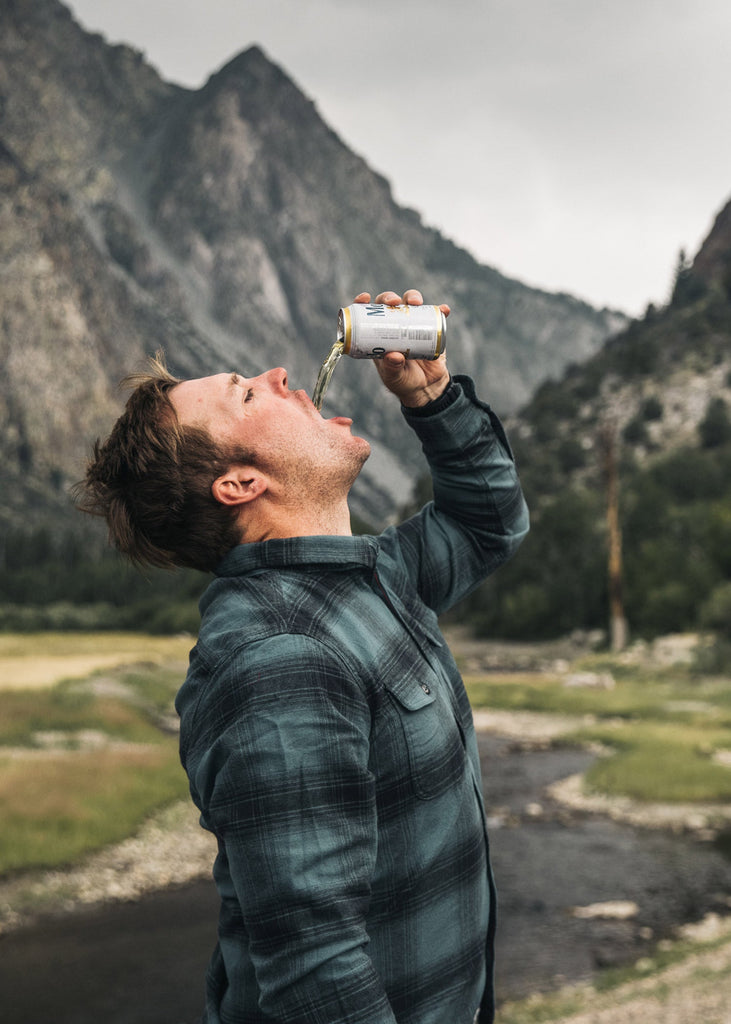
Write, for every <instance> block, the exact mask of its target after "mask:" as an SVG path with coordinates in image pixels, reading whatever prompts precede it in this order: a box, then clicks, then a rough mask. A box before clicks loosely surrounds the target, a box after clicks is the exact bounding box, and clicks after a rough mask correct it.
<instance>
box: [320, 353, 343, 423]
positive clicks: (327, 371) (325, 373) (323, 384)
mask: <svg viewBox="0 0 731 1024" xmlns="http://www.w3.org/2000/svg"><path fill="white" fill-rule="evenodd" d="M343 348H344V342H343V340H342V338H338V340H337V341H336V342H335V344H334V345H333V347H332V348H331V349H330V351H329V353H328V355H327V359H326V360H325V362H324V363H323V364H322V366H321V367H320V372H319V373H318V375H317V380H316V382H315V390H314V391H313V392H312V403H313V405H314V406H315V408H316V409H317V410H320V409H322V403H323V401H324V399H325V392H326V391H327V388H328V385H329V383H330V379H331V377H332V375H333V370H334V369H335V367H336V366H337V365H338V362H339V360H340V357H341V356H342V354H343Z"/></svg>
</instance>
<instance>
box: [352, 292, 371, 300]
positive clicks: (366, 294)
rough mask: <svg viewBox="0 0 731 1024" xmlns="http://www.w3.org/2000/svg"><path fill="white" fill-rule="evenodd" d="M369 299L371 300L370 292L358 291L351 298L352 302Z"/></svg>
mask: <svg viewBox="0 0 731 1024" xmlns="http://www.w3.org/2000/svg"><path fill="white" fill-rule="evenodd" d="M370 301H371V295H370V292H359V293H358V294H357V295H356V297H355V298H354V299H353V302H370Z"/></svg>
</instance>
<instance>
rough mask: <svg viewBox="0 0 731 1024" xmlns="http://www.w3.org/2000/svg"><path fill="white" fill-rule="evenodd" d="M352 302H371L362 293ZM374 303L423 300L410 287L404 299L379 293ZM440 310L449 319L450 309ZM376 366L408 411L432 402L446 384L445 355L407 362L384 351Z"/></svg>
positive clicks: (416, 303) (417, 302) (417, 303)
mask: <svg viewBox="0 0 731 1024" xmlns="http://www.w3.org/2000/svg"><path fill="white" fill-rule="evenodd" d="M355 301H356V302H370V301H371V297H370V294H369V293H368V292H361V293H360V295H357V296H356V298H355ZM373 301H374V302H383V303H385V304H386V305H387V306H400V305H402V304H403V305H408V306H421V305H422V304H423V302H424V299H423V298H422V295H421V292H419V291H417V290H416V289H415V288H409V289H408V291H406V292H404V294H403V296H400V295H397V294H396V292H381V294H380V295H377V296H376V298H375V299H374V300H373ZM439 308H440V309H441V311H442V313H444V315H445V316H449V306H447V305H441V306H440V307H439ZM375 364H376V369H377V370H378V373H379V374H380V377H381V380H382V381H383V383H384V384H385V385H386V387H387V388H388V390H389V391H392V392H393V393H394V395H396V397H397V398H398V399H399V400H400V401H401V404H402V405H405V406H407V407H408V408H410V409H415V408H417V407H418V406H420V405H426V404H427V403H428V402H433V401H434V399H435V398H439V396H440V395H441V394H442V392H443V391H444V389H445V388H446V387H447V384H449V370H448V369H447V360H446V357H445V356H444V355H441V356H439V358H438V359H407V358H406V357H405V356H404V355H403V353H402V352H387V353H386V354H385V356H384V357H383V358H382V359H376V360H375Z"/></svg>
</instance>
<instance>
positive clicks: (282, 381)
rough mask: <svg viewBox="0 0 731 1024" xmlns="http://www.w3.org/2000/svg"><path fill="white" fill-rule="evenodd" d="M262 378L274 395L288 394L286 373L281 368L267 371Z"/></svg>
mask: <svg viewBox="0 0 731 1024" xmlns="http://www.w3.org/2000/svg"><path fill="white" fill-rule="evenodd" d="M262 376H263V377H264V379H265V380H266V382H267V384H268V385H269V387H270V388H271V389H272V391H274V392H275V393H276V394H278V395H286V394H287V393H288V391H289V387H288V382H287V371H286V370H285V369H284V368H283V367H281V366H277V367H276V368H275V369H273V370H267V372H266V373H264V374H262Z"/></svg>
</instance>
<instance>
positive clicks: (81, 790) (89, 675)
mask: <svg viewBox="0 0 731 1024" xmlns="http://www.w3.org/2000/svg"><path fill="white" fill-rule="evenodd" d="M191 645H192V641H191V639H190V638H189V637H188V638H186V637H174V638H173V637H170V638H166V637H148V636H135V635H132V634H106V633H102V634H72V633H66V634H63V633H61V634H28V635H10V634H6V635H0V821H2V829H1V830H0V876H3V875H8V874H10V873H13V872H16V871H19V870H25V869H30V868H41V867H57V866H60V865H64V864H69V863H72V862H74V861H77V860H78V859H80V858H81V857H82V856H83V855H84V854H86V853H89V852H91V851H92V850H96V849H99V848H101V847H104V846H107V845H109V844H110V843H114V842H118V841H120V840H122V839H125V838H126V837H127V836H129V835H130V834H132V833H134V832H135V831H136V830H137V828H139V826H140V825H141V824H142V822H143V821H144V820H145V819H146V818H147V817H148V816H149V815H150V814H151V813H153V812H154V811H156V810H158V809H159V808H161V807H163V806H165V805H166V804H169V803H171V802H173V801H175V800H179V799H181V798H184V797H185V796H186V795H187V780H186V778H185V774H184V772H183V769H182V767H181V766H180V762H179V759H178V738H177V735H176V733H175V731H174V728H173V727H172V724H171V723H172V722H173V721H174V718H173V716H174V710H173V703H172V702H173V698H174V696H175V693H176V691H177V689H178V687H179V685H180V683H181V681H182V679H183V676H184V674H185V665H186V660H187V653H188V650H189V649H190V647H191Z"/></svg>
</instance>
